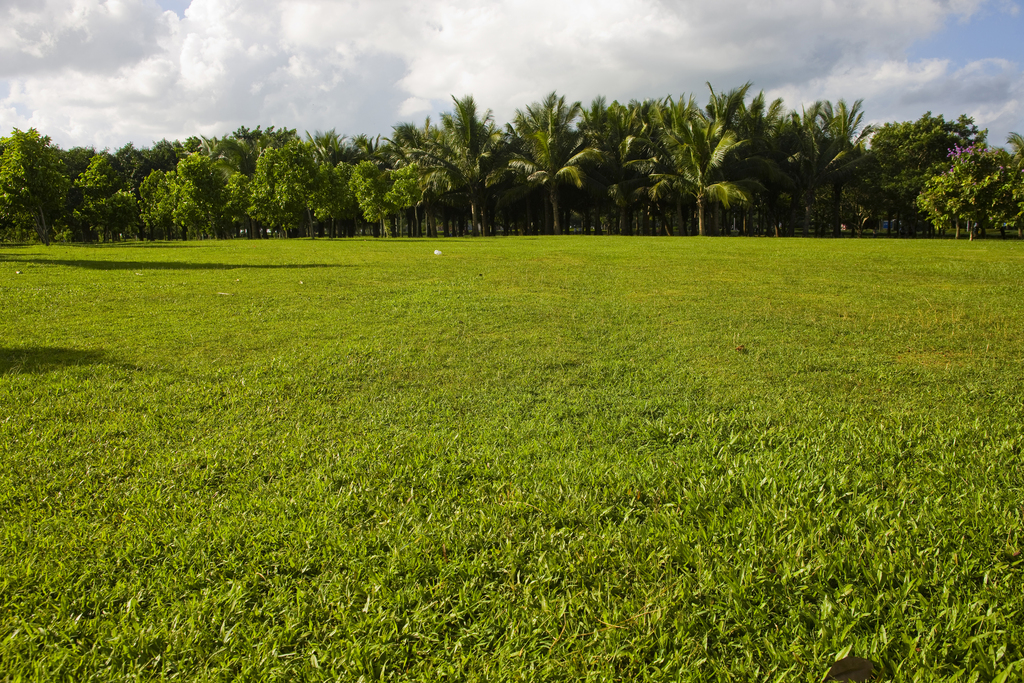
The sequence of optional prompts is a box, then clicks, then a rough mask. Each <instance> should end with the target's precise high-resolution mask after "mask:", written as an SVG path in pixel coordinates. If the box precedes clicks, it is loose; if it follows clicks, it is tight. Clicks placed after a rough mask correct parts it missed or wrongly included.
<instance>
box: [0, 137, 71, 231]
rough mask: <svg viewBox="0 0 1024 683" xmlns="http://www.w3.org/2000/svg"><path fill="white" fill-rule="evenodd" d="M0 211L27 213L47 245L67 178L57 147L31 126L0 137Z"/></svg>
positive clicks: (66, 187)
mask: <svg viewBox="0 0 1024 683" xmlns="http://www.w3.org/2000/svg"><path fill="white" fill-rule="evenodd" d="M0 145H2V146H3V155H2V156H0V211H3V212H4V213H7V214H11V215H18V214H20V215H22V216H31V220H32V222H33V223H34V224H35V229H36V234H37V235H38V236H39V241H41V242H42V243H43V244H45V245H47V246H49V244H50V223H49V221H48V219H47V216H49V217H51V218H52V217H53V216H55V215H57V214H58V213H59V212H60V211H61V209H62V208H63V207H64V200H65V197H66V196H67V190H68V184H69V183H68V179H67V177H66V175H65V168H64V162H63V161H62V160H61V158H60V153H59V151H58V149H57V148H56V147H55V146H53V145H52V144H51V141H50V138H49V137H48V136H41V135H39V132H38V131H37V130H36V129H35V128H30V129H28V131H25V132H22V131H20V130H18V129H17V128H15V129H14V131H13V132H12V133H11V135H10V137H7V138H3V139H2V140H0Z"/></svg>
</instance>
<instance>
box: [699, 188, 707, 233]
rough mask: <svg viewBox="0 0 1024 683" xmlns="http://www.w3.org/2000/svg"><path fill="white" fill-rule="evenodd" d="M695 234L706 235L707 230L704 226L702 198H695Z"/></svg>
mask: <svg viewBox="0 0 1024 683" xmlns="http://www.w3.org/2000/svg"><path fill="white" fill-rule="evenodd" d="M697 234H698V235H700V236H701V237H707V235H708V233H707V230H706V229H705V228H704V198H703V197H698V198H697Z"/></svg>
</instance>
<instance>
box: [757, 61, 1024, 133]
mask: <svg viewBox="0 0 1024 683" xmlns="http://www.w3.org/2000/svg"><path fill="white" fill-rule="evenodd" d="M851 93H856V95H855V96H851ZM770 94H771V95H772V96H777V97H782V98H784V99H785V100H786V102H787V104H789V105H790V106H798V105H799V104H800V103H804V104H806V103H809V102H812V101H814V100H815V99H832V100H836V99H839V98H840V97H845V98H846V99H848V100H852V99H854V97H856V98H863V99H864V100H865V104H866V106H868V103H870V106H869V108H868V109H867V113H868V116H869V117H870V120H871V122H872V123H883V122H886V121H903V120H910V119H916V118H919V117H920V116H921V115H922V114H924V113H925V112H926V111H932V112H933V113H935V114H939V113H943V114H946V115H947V116H948V117H953V118H955V117H956V116H957V115H959V114H967V115H968V116H971V117H973V118H974V120H975V123H976V124H977V125H978V126H979V127H981V128H986V127H987V128H989V129H990V132H991V135H990V137H989V140H990V142H992V143H994V144H1002V143H1003V141H1004V140H1005V139H1006V134H1007V133H1008V132H1009V131H1010V130H1018V129H1019V126H1020V125H1021V123H1022V121H1021V117H1022V114H1024V73H1022V72H1021V69H1020V67H1019V66H1018V65H1016V64H1013V63H1011V62H1008V61H1006V60H1002V59H986V60H978V61H974V62H971V63H969V64H967V65H965V66H963V67H962V68H959V69H957V68H954V67H953V65H952V64H951V63H950V62H949V61H948V60H943V59H928V60H921V61H918V62H908V61H906V60H878V61H872V62H868V63H865V64H862V65H858V66H855V67H848V68H847V67H843V68H837V69H835V70H833V71H832V72H831V73H829V74H827V75H826V76H823V77H821V78H815V79H812V80H810V81H808V82H806V83H802V84H794V85H790V86H786V87H781V88H778V89H775V90H773V91H771V93H770Z"/></svg>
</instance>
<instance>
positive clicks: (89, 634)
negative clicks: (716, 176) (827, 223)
mask: <svg viewBox="0 0 1024 683" xmlns="http://www.w3.org/2000/svg"><path fill="white" fill-rule="evenodd" d="M387 247H388V248H387V249H382V248H381V245H380V244H379V243H374V242H369V241H351V242H329V243H316V244H311V243H309V242H272V243H267V242H256V243H251V242H245V243H239V242H237V241H234V242H220V243H203V244H199V245H192V246H191V247H189V248H185V247H173V246H169V245H161V246H160V248H153V249H148V248H139V247H138V246H124V247H122V246H119V245H113V246H105V247H102V248H96V247H88V246H86V247H83V246H75V247H65V246H60V245H56V246H54V247H52V248H51V249H49V250H45V249H43V248H42V247H30V248H25V247H17V248H11V247H2V246H0V263H3V264H4V269H3V271H2V272H0V285H2V286H3V287H4V288H5V289H4V291H5V295H4V296H3V297H0V319H2V320H4V322H5V324H4V325H0V404H2V405H4V406H5V413H4V417H3V419H0V510H3V514H0V539H2V542H0V587H2V588H0V634H2V635H0V671H2V672H3V674H2V677H3V678H7V679H10V680H12V681H14V680H22V681H26V682H27V681H53V680H57V681H69V680H75V681H89V680H97V681H99V680H104V681H111V680H118V681H121V680H172V679H178V680H208V681H213V680H252V681H269V680H280V681H320V680H343V681H349V680H358V679H359V677H360V676H362V677H364V679H365V680H385V681H387V680H392V681H430V682H431V683H433V682H435V681H439V680H464V681H499V682H500V681H536V682H539V683H547V682H553V681H585V680H602V681H603V680H607V681H615V680H622V681H635V682H637V683H642V682H644V681H781V680H795V681H821V680H822V679H823V677H824V674H825V672H826V671H828V669H829V667H830V665H831V664H832V662H833V661H834V660H835V659H836V658H837V657H838V656H839V655H840V654H841V653H844V652H846V651H847V650H848V649H850V650H851V652H852V654H855V655H857V656H861V657H867V658H870V659H871V660H873V661H874V662H877V663H878V664H879V666H880V668H881V676H880V680H895V681H914V680H921V681H932V680H936V681H937V680H943V681H951V680H959V681H970V680H971V679H972V678H973V679H974V680H976V681H979V682H982V681H996V680H1000V679H999V677H1000V676H1003V678H1002V680H1004V681H1012V680H1016V679H1018V678H1020V674H1021V669H1020V667H1021V663H1020V660H1021V658H1022V656H1024V624H1022V621H1021V619H1020V614H1021V613H1022V610H1024V571H1022V569H1024V555H1022V551H1024V547H1022V544H1024V519H1022V516H1021V500H1022V499H1024V401H1022V397H1021V392H1020V388H1019V376H1020V374H1021V373H1020V366H1021V360H1020V352H1019V350H1020V340H1019V330H1020V329H1021V327H1022V326H1024V309H1022V307H1021V306H1020V305H1019V302H1020V300H1021V297H1022V296H1024V282H1022V280H1021V278H1020V277H1019V267H1020V262H1021V257H1022V249H1021V247H1022V244H1021V243H1020V242H987V243H984V244H983V245H979V244H978V243H971V244H968V243H963V242H961V243H954V242H950V241H916V242H910V241H900V242H897V241H886V242H882V241H878V240H863V241H853V240H849V241H844V242H843V243H841V244H837V243H836V242H822V241H811V240H797V241H789V242H786V243H785V248H784V249H783V248H781V246H780V243H779V242H778V241H774V240H700V241H698V240H672V239H648V240H636V239H632V240H631V239H624V238H621V239H620V238H608V239H600V240H598V239H594V240H582V239H572V238H552V239H549V240H488V241H480V240H460V239H453V240H448V241H447V242H446V243H445V246H444V252H445V255H444V256H443V257H435V256H434V255H433V254H432V253H431V251H432V248H431V246H430V245H427V244H424V243H423V242H415V241H403V240H396V241H394V242H392V243H389V244H388V245H387ZM15 269H18V270H22V271H23V273H22V274H21V275H15V274H14V271H15ZM137 273H138V274H137ZM893 282H898V286H892V284H893ZM737 283H739V284H737ZM766 292H770V293H771V296H765V293H766Z"/></svg>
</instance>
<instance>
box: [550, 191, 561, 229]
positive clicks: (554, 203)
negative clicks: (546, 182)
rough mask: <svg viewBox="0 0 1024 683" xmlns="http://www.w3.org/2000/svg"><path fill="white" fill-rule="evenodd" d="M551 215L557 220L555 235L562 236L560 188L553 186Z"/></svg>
mask: <svg viewBox="0 0 1024 683" xmlns="http://www.w3.org/2000/svg"><path fill="white" fill-rule="evenodd" d="M550 192H551V215H552V216H554V218H555V234H556V235H561V234H562V216H561V215H560V214H559V212H558V188H557V187H556V186H555V184H554V183H552V184H551V190H550Z"/></svg>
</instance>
